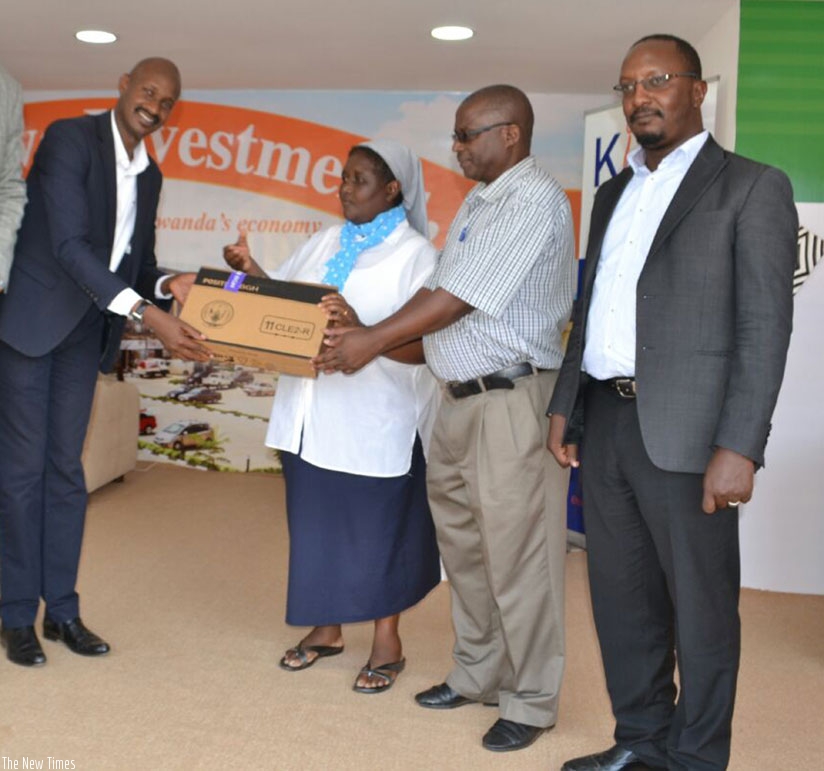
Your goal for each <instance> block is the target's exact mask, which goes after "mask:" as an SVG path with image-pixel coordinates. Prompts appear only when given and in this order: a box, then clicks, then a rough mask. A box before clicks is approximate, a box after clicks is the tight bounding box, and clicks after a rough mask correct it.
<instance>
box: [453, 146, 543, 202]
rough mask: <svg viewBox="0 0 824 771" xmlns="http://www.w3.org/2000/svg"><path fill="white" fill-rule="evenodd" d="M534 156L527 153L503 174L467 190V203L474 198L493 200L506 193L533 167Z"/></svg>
mask: <svg viewBox="0 0 824 771" xmlns="http://www.w3.org/2000/svg"><path fill="white" fill-rule="evenodd" d="M535 163H536V161H535V156H534V155H529V156H527V157H526V158H524V159H523V160H522V161H519V162H518V163H516V164H515V165H514V166H511V167H510V168H508V169H507V170H506V171H505V172H504V173H503V174H501V175H500V176H499V177H497V178H496V179H494V180H493V181H492V182H490V183H489V184H486V183H484V182H481V183H480V184H478V185H475V187H474V188H472V190H470V191H469V195H468V196H467V197H466V202H467V204H471V203H472V202H473V201H474V200H475V199H476V198H481V199H482V200H484V201H494V200H495V199H496V198H500V197H501V196H502V195H506V194H507V193H508V192H509V191H510V190H511V189H512V187H513V185H516V184H517V181H518V178H519V177H521V176H522V175H524V174H526V173H527V172H528V171H530V170H531V169H534V168H535Z"/></svg>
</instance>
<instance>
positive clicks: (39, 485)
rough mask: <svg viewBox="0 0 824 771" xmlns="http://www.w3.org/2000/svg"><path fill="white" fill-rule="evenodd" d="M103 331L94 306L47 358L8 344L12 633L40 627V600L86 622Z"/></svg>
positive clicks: (1, 579) (2, 373)
mask: <svg viewBox="0 0 824 771" xmlns="http://www.w3.org/2000/svg"><path fill="white" fill-rule="evenodd" d="M33 312H36V313H48V312H49V310H48V308H38V309H33ZM22 323H25V321H23V322H22ZM102 333H103V315H102V314H101V313H100V311H99V310H98V309H97V308H94V307H92V308H91V309H90V311H89V312H88V313H87V314H86V315H85V316H84V317H83V319H82V320H81V321H80V323H79V324H78V325H77V327H75V329H74V330H72V332H71V333H70V334H69V335H68V337H67V338H66V339H65V340H64V341H63V342H62V343H60V345H58V346H57V347H56V348H55V349H54V350H52V351H51V352H49V353H48V354H46V355H45V356H39V357H29V356H25V355H23V354H21V353H20V352H18V351H17V350H15V349H14V348H11V347H10V346H8V345H6V344H5V343H2V342H0V436H2V438H3V440H2V441H3V457H2V461H0V617H1V618H2V622H3V625H4V626H5V627H8V628H12V627H20V626H29V625H31V624H33V623H34V620H35V616H36V615H37V609H38V604H39V600H40V598H41V597H42V598H43V599H44V600H45V602H46V614H47V616H48V617H49V618H51V619H53V620H55V621H67V620H70V619H72V618H75V617H76V616H77V615H78V614H79V610H78V597H77V593H76V592H75V582H76V579H77V566H78V562H79V559H80V545H81V542H82V540H83V524H84V521H85V516H86V497H87V496H86V484H85V480H84V477H83V467H82V465H81V462H80V456H81V453H82V450H83V440H84V438H85V436H86V428H87V426H88V422H89V414H90V412H91V404H92V399H93V398H94V388H95V381H96V379H97V367H98V363H99V360H100V346H101V336H102Z"/></svg>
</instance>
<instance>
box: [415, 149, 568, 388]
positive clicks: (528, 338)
mask: <svg viewBox="0 0 824 771" xmlns="http://www.w3.org/2000/svg"><path fill="white" fill-rule="evenodd" d="M574 286H575V255H574V238H573V233H572V212H571V210H570V206H569V200H568V199H567V196H566V193H565V192H564V190H563V188H562V187H561V186H560V185H559V184H558V182H556V181H555V179H553V177H551V176H550V175H549V174H547V173H546V172H545V171H544V170H543V169H541V168H539V167H538V166H537V164H536V162H535V158H534V157H532V156H530V157H528V158H525V159H524V160H523V161H521V162H520V163H518V164H517V165H515V166H513V167H512V168H511V169H508V170H507V171H505V172H504V173H503V174H501V176H500V177H498V178H497V179H496V180H495V181H494V182H492V183H491V184H489V185H486V184H483V183H481V184H478V185H476V186H475V187H474V188H472V190H470V192H469V194H468V195H467V197H466V200H465V201H464V202H463V205H462V206H461V208H460V210H459V211H458V214H457V215H456V217H455V219H454V220H453V222H452V225H451V226H450V228H449V233H447V236H446V245H445V246H444V250H443V252H442V254H441V256H440V260H439V261H438V265H437V267H436V268H435V272H434V273H433V274H432V276H431V277H430V279H429V281H428V283H427V287H428V288H429V289H432V290H434V289H436V288H438V287H441V288H442V289H445V290H446V291H447V292H449V293H450V294H453V295H455V296H456V297H459V298H460V299H461V300H463V301H464V302H466V303H468V304H469V305H471V306H472V307H473V308H475V310H473V311H471V312H470V313H468V314H467V315H466V316H464V317H463V318H461V319H459V320H458V321H456V322H455V323H454V324H450V325H449V326H448V327H446V328H445V329H442V330H439V331H438V332H434V333H432V334H430V335H426V336H425V337H424V339H423V344H424V352H425V354H426V363H427V364H428V365H429V367H430V368H431V369H432V371H433V372H434V373H435V375H436V376H437V377H438V378H439V379H440V380H444V381H464V380H470V379H472V378H476V377H480V376H482V375H488V374H490V373H492V372H497V371H498V370H499V369H503V368H504V367H508V366H510V365H512V364H517V363H519V362H522V361H528V362H531V363H532V364H534V365H535V366H537V367H540V368H541V369H557V368H558V367H560V365H561V361H562V360H563V351H562V348H561V332H562V331H563V329H564V326H565V325H566V323H567V320H568V319H569V314H570V310H571V308H572V300H573V294H574Z"/></svg>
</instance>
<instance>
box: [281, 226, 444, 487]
mask: <svg viewBox="0 0 824 771" xmlns="http://www.w3.org/2000/svg"><path fill="white" fill-rule="evenodd" d="M340 231H341V226H340V225H337V226H334V227H331V228H328V229H327V230H324V231H322V232H320V233H316V234H315V235H314V236H312V238H311V239H309V241H307V242H306V243H305V244H304V245H303V246H302V247H300V248H299V249H298V250H297V251H296V252H295V253H294V254H293V255H292V256H291V257H290V258H289V259H288V260H287V261H286V262H285V263H284V264H283V265H282V266H281V267H280V268H279V269H278V270H277V271H275V272H274V273H272V274H271V275H272V277H273V278H277V279H282V280H289V281H306V282H311V283H321V279H322V276H323V274H324V269H325V266H326V261H327V260H328V259H329V258H330V257H331V256H332V255H334V254H335V252H337V251H338V249H339V248H340ZM436 258H437V257H436V252H435V248H434V247H433V246H432V244H430V243H429V241H427V240H426V239H425V238H424V237H423V236H421V235H420V234H419V233H418V232H417V231H416V230H414V229H413V228H412V227H411V226H410V225H409V224H408V223H407V222H406V221H404V222H402V223H401V224H400V225H398V227H397V228H395V230H393V231H392V233H390V234H389V236H388V237H387V238H386V240H385V241H384V242H383V243H381V244H378V245H377V246H373V247H372V248H370V249H367V250H365V251H363V252H361V254H360V255H358V259H357V262H356V263H355V267H354V268H353V269H352V272H351V274H350V275H349V278H348V279H347V281H346V284H345V286H344V288H343V296H344V297H345V298H346V301H347V302H348V303H349V304H350V305H351V306H352V307H353V308H354V309H355V311H356V313H357V314H358V316H359V317H360V320H361V321H362V322H363V323H364V324H367V325H371V324H375V323H377V322H378V321H381V320H382V319H385V318H386V317H387V316H390V315H391V314H393V313H394V312H395V311H397V310H398V309H399V308H400V307H401V306H402V305H403V304H404V303H405V302H406V301H407V300H408V299H409V298H410V297H411V296H412V295H413V294H415V292H417V291H418V289H420V288H421V287H422V286H423V285H424V282H425V281H426V279H427V278H428V277H429V275H430V273H431V272H432V270H433V269H434V267H435V261H436ZM437 397H438V388H437V383H436V381H435V379H434V377H432V374H431V373H430V372H429V370H428V368H427V367H426V365H423V364H421V365H411V364H402V363H400V362H397V361H392V360H391V359H388V358H386V357H385V356H379V357H378V358H377V359H375V360H374V361H372V362H370V363H369V364H367V365H366V366H365V367H364V368H363V369H361V370H359V371H358V372H356V373H355V374H353V375H344V374H343V373H341V372H336V373H334V374H331V375H325V374H323V373H321V374H319V375H318V377H317V379H311V378H300V377H292V376H290V375H280V377H279V378H278V385H277V393H276V394H275V402H274V404H273V405H272V414H271V416H270V418H269V429H268V431H267V434H266V444H267V445H268V446H269V447H275V448H277V449H280V450H286V451H288V452H292V453H297V452H298V450H300V456H301V458H303V460H305V461H307V462H308V463H311V464H312V465H314V466H318V467H320V468H324V469H330V470H332V471H343V472H346V473H349V474H360V475H363V476H372V477H396V476H401V475H402V474H405V473H407V472H408V471H409V468H410V465H411V461H412V448H413V446H414V442H415V434H416V433H420V435H421V440H422V442H423V444H424V450H426V447H427V446H428V439H429V433H430V432H431V426H432V421H433V419H434V412H435V409H434V408H435V406H436V403H437ZM301 437H302V439H303V443H302V444H301Z"/></svg>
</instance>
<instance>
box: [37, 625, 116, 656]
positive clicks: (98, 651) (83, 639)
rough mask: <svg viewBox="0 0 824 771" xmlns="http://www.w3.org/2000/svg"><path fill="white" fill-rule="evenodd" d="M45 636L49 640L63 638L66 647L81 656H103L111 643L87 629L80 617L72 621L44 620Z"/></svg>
mask: <svg viewBox="0 0 824 771" xmlns="http://www.w3.org/2000/svg"><path fill="white" fill-rule="evenodd" d="M43 636H44V637H45V638H46V639H47V640H61V641H62V642H64V643H66V647H67V648H68V649H69V650H70V651H73V652H74V653H79V654H80V655H81V656H102V655H103V654H104V653H108V652H109V644H108V643H107V642H105V641H104V640H101V639H100V638H99V637H98V636H97V635H96V634H95V633H94V632H92V631H90V630H89V629H86V626H85V624H84V623H83V622H82V621H81V620H80V617H79V616H78V617H77V618H73V619H72V620H71V621H60V622H59V621H52V620H51V619H50V618H46V619H44V620H43Z"/></svg>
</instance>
